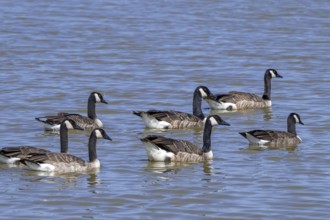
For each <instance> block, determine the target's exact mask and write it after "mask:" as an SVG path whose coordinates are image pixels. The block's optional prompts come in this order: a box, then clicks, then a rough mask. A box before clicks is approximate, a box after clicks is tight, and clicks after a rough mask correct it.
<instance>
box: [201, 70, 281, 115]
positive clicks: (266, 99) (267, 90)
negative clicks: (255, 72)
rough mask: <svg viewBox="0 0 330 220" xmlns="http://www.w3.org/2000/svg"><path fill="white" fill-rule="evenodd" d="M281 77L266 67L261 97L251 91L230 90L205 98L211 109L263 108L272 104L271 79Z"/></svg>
mask: <svg viewBox="0 0 330 220" xmlns="http://www.w3.org/2000/svg"><path fill="white" fill-rule="evenodd" d="M272 78H283V77H282V76H281V75H279V74H278V73H277V71H276V70H275V69H267V70H266V72H265V76H264V94H263V96H262V97H259V96H258V95H255V94H252V93H246V92H238V91H231V92H229V93H227V94H218V95H212V94H211V95H209V96H208V97H206V98H205V100H206V101H207V102H208V104H209V105H210V108H211V109H217V110H229V111H231V110H237V109H248V108H264V107H269V106H271V105H272V101H271V98H270V95H271V79H272Z"/></svg>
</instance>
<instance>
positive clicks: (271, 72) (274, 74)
mask: <svg viewBox="0 0 330 220" xmlns="http://www.w3.org/2000/svg"><path fill="white" fill-rule="evenodd" d="M266 74H268V75H269V76H270V77H271V78H283V76H281V75H280V74H278V72H277V71H276V70H275V69H268V70H266Z"/></svg>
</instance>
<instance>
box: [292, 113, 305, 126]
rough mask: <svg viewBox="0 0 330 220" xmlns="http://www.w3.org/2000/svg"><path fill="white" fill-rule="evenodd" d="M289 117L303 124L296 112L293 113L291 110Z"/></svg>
mask: <svg viewBox="0 0 330 220" xmlns="http://www.w3.org/2000/svg"><path fill="white" fill-rule="evenodd" d="M289 117H290V118H293V119H294V121H295V122H296V123H298V124H301V125H304V123H303V122H302V121H301V119H300V116H299V115H298V114H297V113H294V112H292V113H291V114H290V115H289Z"/></svg>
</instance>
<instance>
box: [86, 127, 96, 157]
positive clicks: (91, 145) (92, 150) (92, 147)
mask: <svg viewBox="0 0 330 220" xmlns="http://www.w3.org/2000/svg"><path fill="white" fill-rule="evenodd" d="M96 140H97V138H96V135H95V134H94V132H92V134H91V136H90V137H89V142H88V156H89V162H94V161H95V160H96V159H97V154H96Z"/></svg>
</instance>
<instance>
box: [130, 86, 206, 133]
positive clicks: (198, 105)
mask: <svg viewBox="0 0 330 220" xmlns="http://www.w3.org/2000/svg"><path fill="white" fill-rule="evenodd" d="M209 95H210V90H209V89H208V88H207V87H205V86H198V87H197V88H196V89H195V91H194V95H193V114H189V113H185V112H180V111H161V110H149V111H133V114H135V115H137V116H139V117H141V118H142V119H143V121H144V125H145V127H146V128H152V129H183V128H201V127H203V125H204V122H205V116H204V114H203V111H202V99H203V97H207V96H209Z"/></svg>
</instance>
